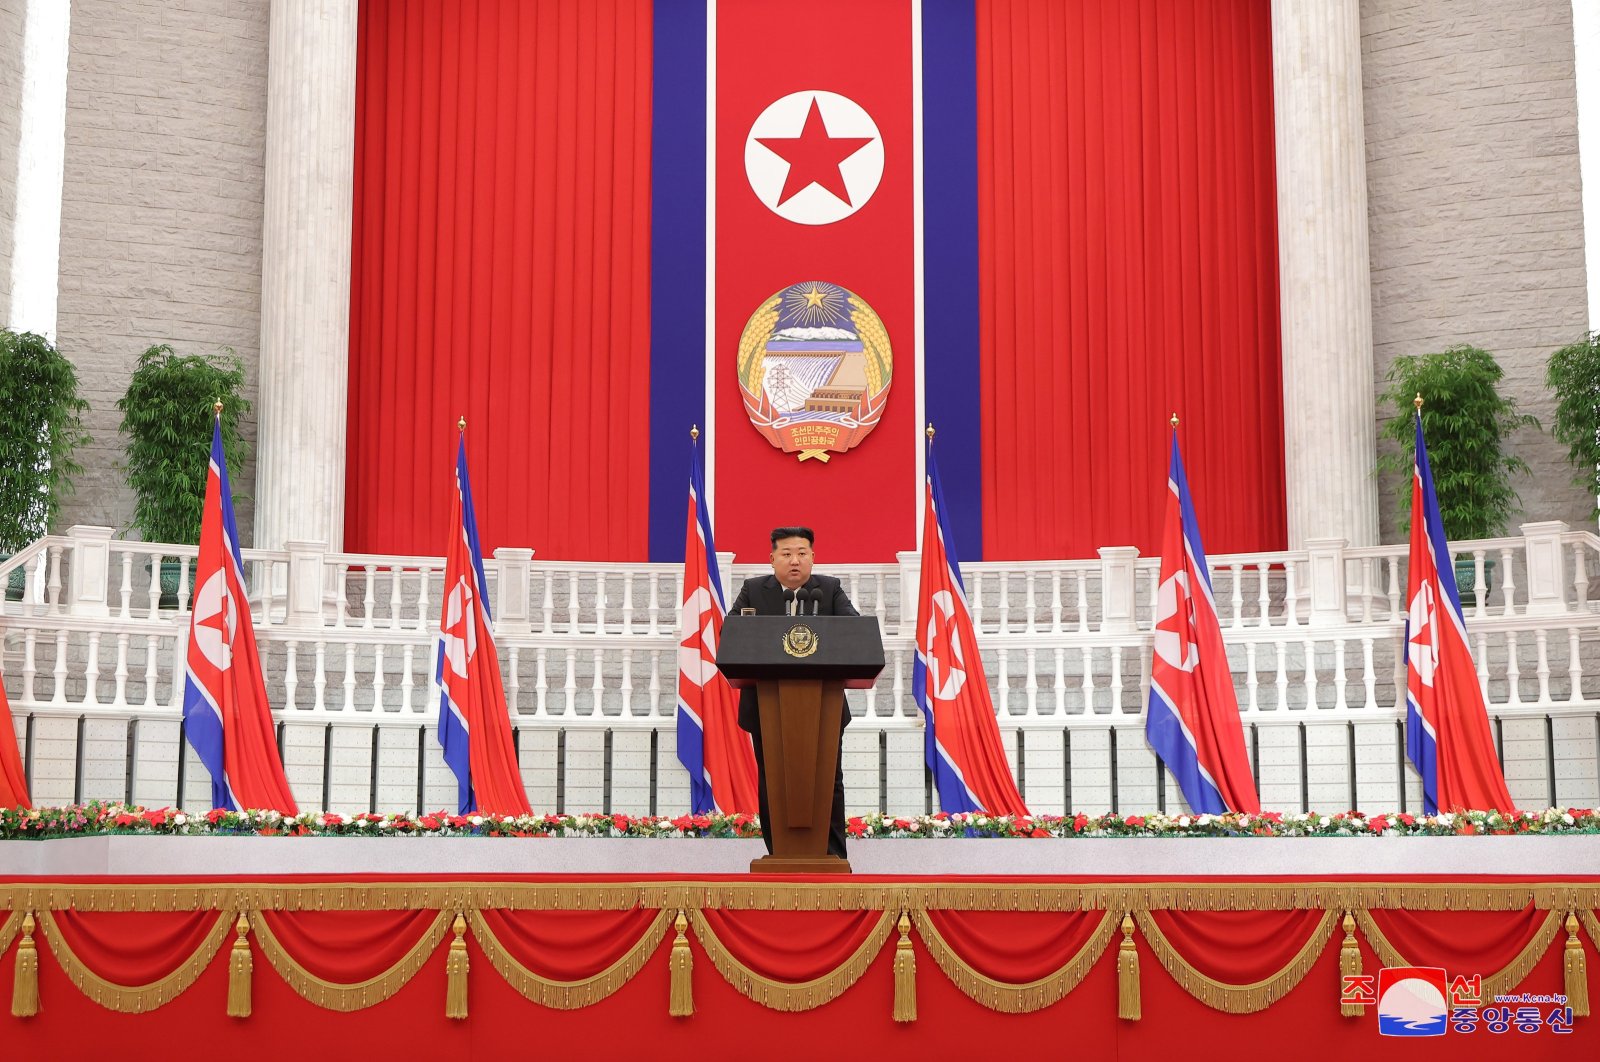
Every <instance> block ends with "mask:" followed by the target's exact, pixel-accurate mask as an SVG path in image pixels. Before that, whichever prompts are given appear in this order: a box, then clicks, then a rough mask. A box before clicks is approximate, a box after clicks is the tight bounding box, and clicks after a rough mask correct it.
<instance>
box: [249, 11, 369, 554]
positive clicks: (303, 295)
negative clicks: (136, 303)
mask: <svg viewBox="0 0 1600 1062" xmlns="http://www.w3.org/2000/svg"><path fill="white" fill-rule="evenodd" d="M356 10H357V5H356V4H355V3H352V2H351V0H273V3H272V10H271V19H270V27H269V31H268V52H267V145H266V147H267V158H266V204H265V218H264V220H263V223H262V240H261V242H262V250H261V397H260V401H259V404H258V412H259V422H260V437H259V442H258V444H257V447H256V454H257V457H256V527H255V545H256V546H258V547H260V548H263V549H282V548H284V545H285V543H287V542H289V541H291V540H299V541H315V542H324V543H327V546H328V548H329V549H331V550H333V551H335V552H337V551H338V550H340V549H341V548H342V547H343V542H344V461H345V403H346V395H347V392H348V382H349V381H348V371H347V363H348V360H349V350H350V224H351V189H352V182H353V179H354V164H355V91H356Z"/></svg>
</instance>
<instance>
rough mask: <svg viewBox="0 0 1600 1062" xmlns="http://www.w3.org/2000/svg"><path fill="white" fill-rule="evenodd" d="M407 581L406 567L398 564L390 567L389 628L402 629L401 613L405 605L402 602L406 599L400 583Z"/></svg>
mask: <svg viewBox="0 0 1600 1062" xmlns="http://www.w3.org/2000/svg"><path fill="white" fill-rule="evenodd" d="M403 582H405V569H404V568H403V567H401V566H400V565H398V564H396V565H393V566H391V567H390V568H389V629H390V630H391V631H397V630H399V629H400V626H401V624H400V613H401V612H402V611H404V609H405V606H404V605H403V604H402V603H401V602H402V601H403V600H404V599H403V597H402V595H401V592H400V584H401V583H403Z"/></svg>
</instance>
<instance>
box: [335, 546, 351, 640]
mask: <svg viewBox="0 0 1600 1062" xmlns="http://www.w3.org/2000/svg"><path fill="white" fill-rule="evenodd" d="M349 578H350V569H349V568H348V567H346V566H345V565H344V564H343V563H341V562H337V561H336V562H335V563H334V565H333V613H334V621H333V625H334V626H335V627H348V626H349V625H350V624H349V615H348V613H349V609H350V602H349V597H348V587H347V586H346V583H347V582H348V581H349Z"/></svg>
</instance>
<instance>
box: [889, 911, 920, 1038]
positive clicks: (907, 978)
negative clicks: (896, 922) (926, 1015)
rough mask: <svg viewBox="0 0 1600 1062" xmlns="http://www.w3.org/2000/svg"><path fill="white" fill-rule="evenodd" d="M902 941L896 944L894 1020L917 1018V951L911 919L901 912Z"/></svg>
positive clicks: (913, 1019)
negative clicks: (912, 947)
mask: <svg viewBox="0 0 1600 1062" xmlns="http://www.w3.org/2000/svg"><path fill="white" fill-rule="evenodd" d="M899 928H900V942H899V943H898V944H896V945H895V946H894V1020H895V1021H916V1020H917V953H916V952H915V951H913V950H912V949H911V919H910V917H908V916H907V914H906V912H904V911H901V912H900V926H899Z"/></svg>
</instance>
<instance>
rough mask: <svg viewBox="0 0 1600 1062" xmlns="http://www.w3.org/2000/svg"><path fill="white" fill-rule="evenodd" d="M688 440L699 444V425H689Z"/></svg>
mask: <svg viewBox="0 0 1600 1062" xmlns="http://www.w3.org/2000/svg"><path fill="white" fill-rule="evenodd" d="M689 438H691V439H693V440H694V441H695V442H699V441H700V425H698V424H691V425H689Z"/></svg>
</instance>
